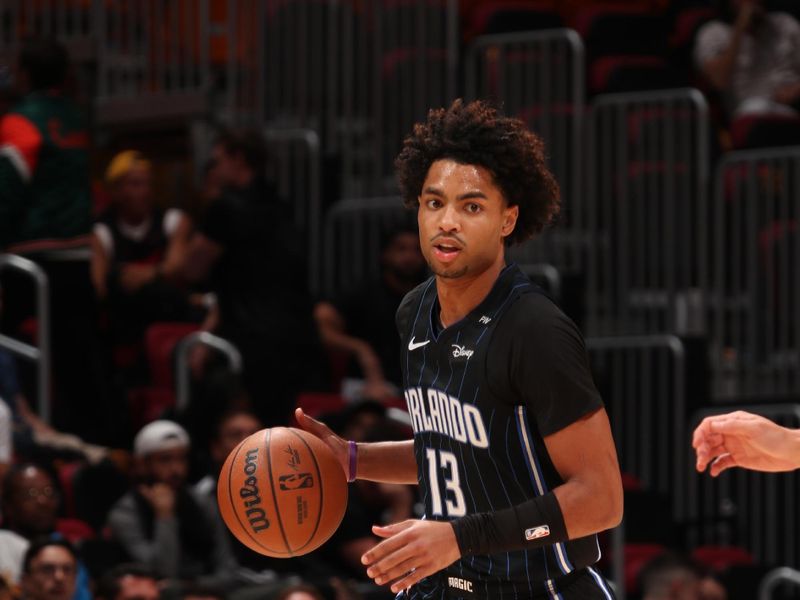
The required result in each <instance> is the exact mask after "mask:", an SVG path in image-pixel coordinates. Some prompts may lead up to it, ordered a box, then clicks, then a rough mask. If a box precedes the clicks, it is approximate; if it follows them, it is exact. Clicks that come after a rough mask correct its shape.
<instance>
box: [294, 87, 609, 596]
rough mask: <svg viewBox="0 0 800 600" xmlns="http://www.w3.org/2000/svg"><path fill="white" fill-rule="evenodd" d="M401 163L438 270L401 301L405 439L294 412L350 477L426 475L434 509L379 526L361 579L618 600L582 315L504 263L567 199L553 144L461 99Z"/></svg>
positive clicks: (602, 446) (605, 425)
mask: <svg viewBox="0 0 800 600" xmlns="http://www.w3.org/2000/svg"><path fill="white" fill-rule="evenodd" d="M396 165H397V169H398V180H399V182H400V188H401V191H402V195H403V198H404V199H405V202H406V204H407V205H408V206H410V207H414V208H416V209H417V220H418V224H419V232H420V242H421V248H422V253H423V255H424V256H425V258H426V260H427V261H428V264H429V266H430V268H431V270H432V271H433V273H434V277H432V278H431V279H429V280H428V281H426V282H424V283H423V284H421V285H420V286H418V287H417V288H416V289H415V290H414V291H412V292H411V293H409V294H408V295H407V296H406V298H405V299H404V300H403V303H402V304H401V306H400V308H399V309H398V311H397V326H398V331H399V333H400V338H401V343H402V346H401V347H402V356H401V365H402V369H403V378H404V380H403V385H404V389H405V398H406V403H407V405H408V409H409V415H410V418H411V423H412V427H413V430H414V438H413V441H402V442H380V443H372V444H355V443H352V442H348V441H347V440H344V439H342V438H340V437H338V436H336V435H334V434H333V433H332V432H331V431H330V430H329V429H328V428H327V427H325V426H324V425H322V424H321V423H318V422H317V421H315V420H313V419H311V418H310V417H308V416H306V415H305V414H304V413H303V412H302V410H301V409H298V410H297V414H296V416H297V419H298V422H299V423H300V425H301V426H302V427H304V428H305V429H307V430H309V431H311V432H312V433H314V434H316V435H318V436H319V437H320V438H321V439H322V440H323V441H325V443H326V444H328V446H329V447H330V448H331V449H332V450H333V451H334V452H335V453H336V455H337V457H338V458H339V460H340V462H341V464H342V467H343V469H344V470H345V472H346V473H348V474H349V478H350V479H355V478H356V477H357V478H360V479H367V480H372V481H383V482H394V483H415V482H418V483H419V485H420V488H421V489H420V492H421V495H422V496H423V502H424V505H425V518H424V519H422V520H414V519H410V520H406V521H402V522H400V523H396V524H393V525H389V526H387V527H378V526H376V527H373V532H374V533H375V534H376V535H378V536H379V537H381V538H385V539H384V541H382V542H381V543H380V544H378V545H377V546H375V547H374V548H372V549H370V550H368V551H367V552H365V553H364V555H363V556H362V563H363V564H364V565H366V566H367V575H368V576H370V577H371V578H373V579H374V580H375V582H376V583H378V584H379V585H389V586H390V587H391V589H392V591H393V592H395V593H397V592H402V594H401V597H404V598H410V599H414V600H416V599H421V598H432V597H434V598H442V597H447V598H502V597H507V598H512V597H517V598H554V599H555V598H559V599H564V600H572V599H576V600H577V599H581V600H586V599H594V598H596V599H607V600H610V599H611V598H613V593H612V592H611V590H610V589H609V587H608V586H607V584H606V583H605V581H604V580H603V578H602V577H601V576H600V575H599V574H598V573H597V571H596V570H594V568H593V565H594V564H595V563H596V562H597V561H598V559H599V558H600V551H599V546H598V544H597V537H596V534H597V533H598V532H600V531H603V530H605V529H609V528H611V527H615V526H616V525H617V524H618V523H619V522H620V520H621V518H622V483H621V478H620V473H619V465H618V463H617V455H616V450H615V447H614V441H613V439H612V436H611V428H610V425H609V422H608V417H607V415H606V412H605V409H604V408H603V403H602V400H601V399H600V395H599V394H598V392H597V390H596V389H595V386H594V383H593V381H592V378H591V374H590V371H589V366H588V360H587V355H586V350H585V347H584V343H583V339H582V337H581V334H580V332H579V331H578V329H577V327H576V326H575V325H574V323H572V321H570V320H569V319H568V318H567V317H566V316H565V315H564V314H563V313H562V312H561V311H560V310H559V309H558V308H557V307H556V306H555V305H554V304H553V303H552V302H551V301H550V300H549V299H548V298H546V297H545V296H544V295H543V294H542V293H541V292H540V291H539V290H538V288H536V287H535V286H534V285H533V284H532V283H531V282H530V280H529V279H528V278H527V277H525V276H524V274H523V273H522V272H521V271H520V270H519V268H518V267H517V266H516V265H507V264H506V261H505V247H506V246H507V245H508V244H511V243H515V242H520V241H523V240H525V239H527V238H529V237H531V236H532V235H534V234H536V233H539V232H540V231H541V230H542V229H543V228H544V227H545V226H546V225H547V224H548V223H549V222H550V221H551V220H552V218H553V217H554V215H555V214H556V213H557V212H558V187H557V184H556V182H555V180H554V179H553V176H552V175H551V174H550V172H549V171H548V170H547V167H546V164H545V156H544V148H543V144H542V142H541V140H540V139H539V138H538V137H536V136H535V135H534V134H533V133H531V132H529V131H527V130H526V129H525V127H524V125H523V123H522V122H520V121H518V120H516V119H509V118H505V117H502V116H500V115H499V114H498V113H497V112H496V111H495V110H493V109H491V108H490V107H488V106H487V105H486V104H484V103H483V102H473V103H470V104H464V103H463V102H461V101H460V100H457V101H455V102H454V103H453V104H452V105H451V106H450V107H449V108H447V109H439V110H432V111H430V113H429V114H428V120H427V122H426V123H422V124H418V125H416V126H415V128H414V131H413V134H412V135H411V136H409V137H408V138H407V139H406V141H405V143H404V147H403V150H402V152H401V153H400V156H399V157H398V159H397V162H396Z"/></svg>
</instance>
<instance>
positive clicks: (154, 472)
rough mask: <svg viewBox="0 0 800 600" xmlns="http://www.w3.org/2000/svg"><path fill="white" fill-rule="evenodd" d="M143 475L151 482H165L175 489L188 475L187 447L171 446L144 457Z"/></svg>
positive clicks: (181, 484)
mask: <svg viewBox="0 0 800 600" xmlns="http://www.w3.org/2000/svg"><path fill="white" fill-rule="evenodd" d="M144 469H145V475H146V476H147V477H148V478H149V479H150V480H151V481H152V482H153V483H165V484H167V485H168V486H170V487H171V488H172V489H174V490H177V489H179V488H180V487H181V486H183V484H184V483H186V477H187V476H188V475H189V449H188V448H173V449H171V450H162V451H160V452H153V453H152V454H150V455H149V456H146V457H144Z"/></svg>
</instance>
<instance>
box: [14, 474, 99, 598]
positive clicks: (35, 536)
mask: <svg viewBox="0 0 800 600" xmlns="http://www.w3.org/2000/svg"><path fill="white" fill-rule="evenodd" d="M60 503H61V493H60V491H59V489H58V486H57V485H56V482H55V480H54V479H53V477H52V476H51V475H50V473H48V472H47V471H46V470H45V469H43V468H42V467H39V466H37V465H34V464H32V463H19V464H15V465H13V466H12V467H11V469H10V470H9V471H8V473H7V474H6V477H5V479H4V481H3V495H2V508H3V528H4V529H6V530H9V531H11V532H13V533H16V534H17V535H19V536H21V537H22V538H24V539H25V540H27V541H28V542H31V544H32V543H33V542H34V541H36V540H43V539H49V540H52V541H54V542H60V541H62V540H63V537H64V536H63V535H62V534H61V533H60V532H59V530H58V528H59V520H58V513H59V509H60ZM23 574H24V570H23ZM91 597H92V595H91V592H90V589H89V573H88V571H87V570H86V568H85V567H84V566H83V565H82V564H78V570H77V579H76V587H75V596H74V600H89V599H90V598H91Z"/></svg>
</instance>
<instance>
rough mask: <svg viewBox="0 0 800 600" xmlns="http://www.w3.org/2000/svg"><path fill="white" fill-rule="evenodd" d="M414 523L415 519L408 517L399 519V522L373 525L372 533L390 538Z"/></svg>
mask: <svg viewBox="0 0 800 600" xmlns="http://www.w3.org/2000/svg"><path fill="white" fill-rule="evenodd" d="M414 523H415V521H413V520H411V519H408V520H406V521H400V522H399V523H392V524H391V525H373V526H372V533H374V534H375V535H377V536H378V537H382V538H390V537H392V536H393V535H395V534H398V533H400V532H401V531H405V530H406V529H408V528H409V527H411V526H412V525H413V524H414Z"/></svg>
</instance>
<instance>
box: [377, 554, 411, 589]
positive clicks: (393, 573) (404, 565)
mask: <svg viewBox="0 0 800 600" xmlns="http://www.w3.org/2000/svg"><path fill="white" fill-rule="evenodd" d="M418 560H419V559H418V557H416V556H412V557H411V558H407V559H406V560H404V561H403V562H401V563H398V564H397V565H395V566H394V567H392V568H391V569H389V570H388V571H386V572H385V573H380V574H379V575H378V576H377V577H375V583H377V584H378V585H384V584H387V583H391V582H393V581H395V580H397V579H399V578H401V577H404V576H405V575H407V574H408V573H409V572H410V571H411V570H413V569H414V567H415V566H416V564H417V561H418Z"/></svg>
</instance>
